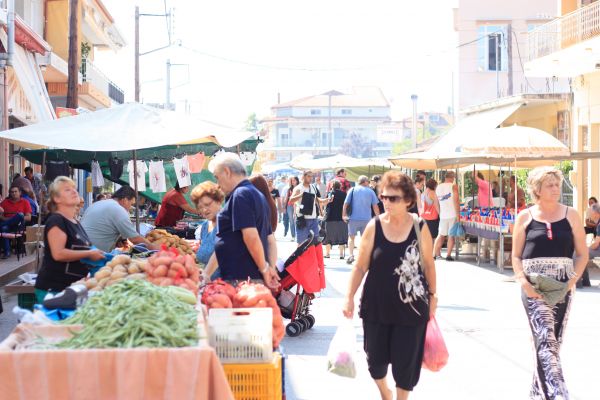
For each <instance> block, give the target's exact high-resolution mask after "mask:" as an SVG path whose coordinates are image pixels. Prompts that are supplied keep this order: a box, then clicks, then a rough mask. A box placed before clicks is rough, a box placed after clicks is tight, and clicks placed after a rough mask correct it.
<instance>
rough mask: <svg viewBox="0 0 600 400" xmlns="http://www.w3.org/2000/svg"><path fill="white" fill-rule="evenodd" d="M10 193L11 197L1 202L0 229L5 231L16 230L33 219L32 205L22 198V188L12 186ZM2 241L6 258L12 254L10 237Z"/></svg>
mask: <svg viewBox="0 0 600 400" xmlns="http://www.w3.org/2000/svg"><path fill="white" fill-rule="evenodd" d="M8 193H9V197H7V198H6V199H4V201H2V203H0V212H2V215H1V216H0V231H2V232H3V233H5V232H10V231H14V230H16V229H17V228H18V227H19V226H24V225H25V223H26V222H29V221H31V205H30V204H29V202H28V201H27V200H25V199H23V198H21V189H20V188H19V187H17V186H11V188H10V189H9V191H8ZM2 242H3V247H2V258H3V259H6V258H8V257H9V256H10V242H9V240H8V239H2Z"/></svg>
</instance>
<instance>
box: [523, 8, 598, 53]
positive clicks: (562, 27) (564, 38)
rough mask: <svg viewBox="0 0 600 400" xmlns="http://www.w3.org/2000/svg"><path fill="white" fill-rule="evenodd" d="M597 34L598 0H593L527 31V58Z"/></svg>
mask: <svg viewBox="0 0 600 400" xmlns="http://www.w3.org/2000/svg"><path fill="white" fill-rule="evenodd" d="M598 35H600V2H595V3H592V4H590V5H588V6H585V7H581V8H579V9H577V10H575V11H573V12H571V13H569V14H566V15H564V16H562V17H560V18H557V19H555V20H553V21H551V22H548V23H547V24H544V25H541V26H539V27H538V28H536V29H534V30H532V31H531V32H529V34H528V35H527V41H528V45H529V60H534V59H536V58H540V57H544V56H547V55H549V54H552V53H554V52H557V51H559V50H562V49H565V48H567V47H570V46H573V45H574V44H577V43H581V42H583V41H585V40H588V39H591V38H593V37H595V36H598Z"/></svg>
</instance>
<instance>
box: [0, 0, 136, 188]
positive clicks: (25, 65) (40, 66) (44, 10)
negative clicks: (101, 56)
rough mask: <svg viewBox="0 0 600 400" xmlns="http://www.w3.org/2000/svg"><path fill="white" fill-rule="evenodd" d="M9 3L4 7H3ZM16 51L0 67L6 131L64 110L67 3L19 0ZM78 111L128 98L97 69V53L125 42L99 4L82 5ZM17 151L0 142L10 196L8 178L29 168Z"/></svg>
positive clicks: (0, 17) (0, 39) (2, 42)
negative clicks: (94, 61) (57, 110)
mask: <svg viewBox="0 0 600 400" xmlns="http://www.w3.org/2000/svg"><path fill="white" fill-rule="evenodd" d="M5 3H6V2H5ZM14 11H15V46H14V54H13V56H12V59H11V62H10V63H8V64H6V63H5V64H3V65H2V66H1V67H0V85H2V87H3V88H2V90H0V100H1V104H2V107H1V108H0V111H1V113H2V129H13V128H18V127H20V126H23V125H29V124H34V123H37V122H42V121H46V120H51V119H54V118H56V117H57V115H56V108H57V107H65V105H66V93H67V78H68V64H67V60H68V44H69V18H68V15H69V1H68V0H47V1H43V0H17V1H15V10H14ZM78 12H79V15H78V17H79V18H78V20H79V25H78V37H79V41H80V44H79V46H78V49H79V53H80V54H79V56H78V59H79V60H80V63H79V66H78V67H79V71H80V73H79V76H78V79H79V87H78V94H79V95H78V100H79V105H80V107H83V108H85V109H88V110H96V109H98V108H106V107H110V106H112V105H114V104H118V103H122V102H123V101H124V93H123V91H122V90H121V89H119V88H118V87H117V86H116V85H115V84H114V83H112V82H111V81H110V80H109V79H108V78H106V77H105V76H104V75H103V74H102V72H101V71H99V70H98V68H96V67H95V66H94V65H93V59H94V54H95V51H97V50H101V49H112V50H118V49H120V48H121V47H122V46H124V44H125V42H124V40H123V38H122V37H121V35H120V33H119V32H118V30H117V29H116V27H115V23H114V20H113V18H112V16H111V15H110V14H109V12H108V10H107V9H106V7H105V6H104V5H103V3H102V2H101V1H100V0H80V1H79V8H78ZM0 25H2V28H3V29H0V55H1V57H6V56H7V49H8V35H7V33H6V32H7V30H8V10H7V9H3V8H0ZM19 150H20V149H19V148H18V147H17V146H15V145H12V144H10V143H8V142H6V141H3V140H0V184H1V185H2V193H0V194H2V195H5V194H6V192H7V187H8V186H9V184H10V178H11V177H12V176H14V174H15V173H22V170H23V168H24V167H25V166H26V163H25V161H24V160H22V159H21V158H20V157H19V156H18V152H19Z"/></svg>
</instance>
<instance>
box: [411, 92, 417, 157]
mask: <svg viewBox="0 0 600 400" xmlns="http://www.w3.org/2000/svg"><path fill="white" fill-rule="evenodd" d="M410 99H411V100H412V103H413V117H412V135H411V139H412V148H413V149H416V148H417V99H418V96H417V95H416V94H413V95H412V96H410Z"/></svg>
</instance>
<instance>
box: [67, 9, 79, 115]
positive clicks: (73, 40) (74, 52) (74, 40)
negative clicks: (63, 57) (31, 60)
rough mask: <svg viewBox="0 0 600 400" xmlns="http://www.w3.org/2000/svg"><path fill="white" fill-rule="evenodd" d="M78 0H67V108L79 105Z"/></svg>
mask: <svg viewBox="0 0 600 400" xmlns="http://www.w3.org/2000/svg"><path fill="white" fill-rule="evenodd" d="M78 14H79V0H69V69H68V71H69V74H68V83H67V108H77V107H79V99H78V93H77V92H78V90H77V89H78V87H77V86H78V83H79V68H78V66H79V38H78V35H77V29H78Z"/></svg>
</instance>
